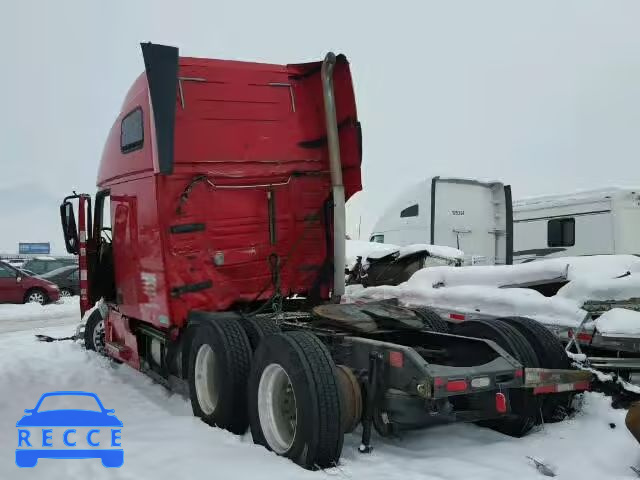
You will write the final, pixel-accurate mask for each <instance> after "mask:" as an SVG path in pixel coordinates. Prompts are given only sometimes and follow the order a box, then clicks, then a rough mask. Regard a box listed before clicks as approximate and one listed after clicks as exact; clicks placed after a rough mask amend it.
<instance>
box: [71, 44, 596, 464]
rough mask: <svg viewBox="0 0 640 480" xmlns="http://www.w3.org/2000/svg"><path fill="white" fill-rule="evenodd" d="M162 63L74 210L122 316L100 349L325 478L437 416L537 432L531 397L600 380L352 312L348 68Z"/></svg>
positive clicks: (96, 290) (355, 175) (87, 300)
mask: <svg viewBox="0 0 640 480" xmlns="http://www.w3.org/2000/svg"><path fill="white" fill-rule="evenodd" d="M142 51H143V57H144V62H145V73H143V74H142V75H141V76H140V77H139V78H138V79H137V80H136V81H135V83H134V84H133V86H132V87H131V89H130V91H129V93H128V94H127V97H126V99H125V102H124V104H123V107H122V113H121V114H120V116H119V117H118V119H117V120H116V122H115V123H114V126H113V128H112V129H111V132H110V134H109V136H108V138H107V143H106V146H105V150H104V154H103V157H102V161H101V165H100V170H99V174H98V182H97V183H98V193H97V194H96V196H95V201H93V202H92V198H91V197H90V196H89V195H87V194H74V195H71V196H69V197H67V198H65V200H64V201H63V203H62V205H61V206H60V214H61V222H62V228H63V232H64V237H65V243H66V247H67V250H68V251H69V252H70V253H73V254H77V255H79V265H80V288H81V311H82V313H83V314H84V313H85V312H86V311H87V310H88V309H89V308H90V306H91V305H94V304H95V303H96V302H97V301H98V300H99V299H103V300H104V303H103V307H105V308H96V309H94V310H93V311H92V312H91V313H90V314H89V315H88V318H87V321H86V325H85V329H84V339H85V345H86V346H87V348H88V349H93V350H97V351H99V352H101V353H103V354H106V355H108V356H109V357H112V358H114V359H117V360H119V361H122V362H125V363H127V364H128V365H130V366H132V367H133V368H136V369H140V370H142V371H144V372H145V373H146V374H148V375H149V376H151V377H152V378H154V379H156V380H157V381H159V382H161V383H162V384H164V385H166V386H167V387H169V388H172V389H174V390H177V391H182V392H184V393H186V394H188V396H189V397H190V399H191V403H192V407H193V411H194V414H195V415H197V416H199V417H200V418H201V419H202V420H203V421H204V422H206V423H208V424H210V425H215V426H218V427H221V428H225V429H227V430H229V431H231V432H234V433H244V432H245V431H246V430H247V428H249V427H250V428H251V431H252V436H253V439H254V441H255V442H256V443H258V444H262V445H264V446H265V447H267V448H269V449H270V450H273V451H274V452H275V453H277V454H279V455H282V456H285V457H288V458H290V459H292V460H293V461H294V462H296V463H298V464H299V465H301V466H303V467H305V468H318V467H321V468H324V467H328V466H332V465H335V464H336V462H337V461H338V460H339V458H340V455H341V451H342V439H343V435H344V433H345V432H350V431H353V429H355V427H356V426H357V425H358V424H360V423H362V425H363V438H362V440H363V441H362V444H363V447H362V450H363V451H368V449H369V444H370V436H371V428H372V426H375V428H376V429H378V431H380V432H389V431H391V430H393V429H394V428H398V429H406V428H417V427H420V426H425V425H427V424H430V423H431V422H429V421H428V420H429V419H430V418H432V417H438V418H440V419H442V420H443V421H444V420H447V421H452V420H456V419H458V420H460V419H466V420H478V419H482V418H494V419H495V418H499V419H502V420H504V421H507V420H508V421H509V422H511V423H510V424H509V426H506V427H505V425H506V424H505V422H502V423H501V425H502V427H504V428H503V429H504V430H505V431H510V432H511V433H514V434H522V433H524V432H525V431H526V430H528V429H529V428H531V426H532V424H533V423H535V414H532V411H533V410H531V409H529V410H527V411H524V410H523V409H524V407H523V405H524V403H527V402H524V400H523V399H525V398H526V399H530V398H531V397H533V396H534V395H535V394H536V393H546V392H535V391H534V390H535V388H541V387H545V388H547V389H550V390H547V391H554V390H553V389H554V388H556V387H558V386H559V385H560V384H563V385H565V387H564V388H565V389H566V390H567V391H577V390H581V389H584V388H586V386H585V378H586V377H585V374H584V373H583V372H578V371H573V370H570V369H568V368H567V369H559V370H558V369H557V366H556V369H555V370H549V369H548V368H547V369H545V368H541V367H550V366H551V365H546V364H545V362H546V358H544V359H543V357H544V353H545V351H544V349H543V350H542V351H541V353H540V357H541V358H540V361H538V360H539V359H538V357H535V355H536V354H535V353H531V351H530V350H526V348H525V347H523V346H522V345H521V344H522V343H526V340H524V339H522V338H520V337H517V338H518V339H519V342H520V344H518V342H515V343H514V341H513V338H512V337H513V336H514V335H517V332H515V333H514V331H515V330H513V329H511V330H509V328H511V327H509V326H485V327H484V329H482V328H480V327H477V328H478V330H477V331H475V330H474V332H473V335H471V334H469V336H468V337H467V336H465V335H466V333H465V335H463V336H460V335H453V334H451V333H448V331H447V328H448V327H447V326H446V325H443V324H442V323H437V322H435V320H434V318H433V316H432V315H430V314H428V313H425V312H421V313H416V312H414V311H411V310H408V309H405V308H402V307H400V306H398V305H391V304H389V303H388V302H382V303H380V304H376V305H366V306H364V307H357V306H348V305H339V301H340V297H341V296H342V294H343V293H344V270H343V269H344V264H345V262H344V238H345V234H344V202H345V199H348V198H349V197H350V196H351V195H352V194H353V193H355V192H356V191H358V190H359V189H360V188H361V183H360V163H361V155H362V148H361V133H360V124H359V122H358V118H357V113H356V106H355V98H354V93H353V87H352V82H351V75H350V71H349V64H348V63H347V61H346V59H345V57H344V56H335V55H333V54H328V55H327V57H326V58H325V60H324V61H323V62H315V63H307V64H298V65H286V66H281V65H266V64H256V63H244V62H234V61H223V60H210V59H194V58H187V57H180V56H179V55H178V50H177V49H176V48H173V47H166V46H161V45H153V44H143V45H142ZM92 203H93V205H92ZM76 212H77V221H76ZM328 302H331V303H328ZM103 311H106V314H103V313H102V312H103ZM436 327H437V328H436ZM505 331H508V332H507V333H508V334H506V333H505ZM496 332H498V333H496ZM500 332H502V333H500ZM474 336H475V337H479V338H471V337H474ZM514 345H516V347H514ZM512 347H513V348H512ZM509 349H511V350H512V351H510V350H509ZM523 349H524V350H526V352H525V353H528V354H529V356H528V357H527V355H526V354H522V351H523ZM469 352H471V353H469ZM534 357H535V358H534ZM551 374H553V376H551ZM476 377H482V378H481V379H480V380H479V379H478V378H476ZM555 391H557V390H555ZM523 392H524V393H523ZM453 397H456V398H453ZM396 400H397V401H396ZM523 402H524V403H523ZM536 405H537V403H536ZM527 408H529V407H527ZM456 411H457V413H458V416H456ZM462 412H467V413H466V414H463V413H462ZM532 415H534V416H533V417H532ZM321 432H322V433H321Z"/></svg>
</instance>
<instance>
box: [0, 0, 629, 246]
mask: <svg viewBox="0 0 640 480" xmlns="http://www.w3.org/2000/svg"><path fill="white" fill-rule="evenodd" d="M379 4H380V6H376V5H375V2H374V1H372V0H369V1H345V0H342V1H332V0H323V1H322V2H315V1H314V2H310V1H301V0H297V1H276V0H274V1H268V2H267V1H253V2H243V1H233V2H217V1H211V0H209V1H202V2H195V1H186V0H182V1H180V2H176V1H158V0H153V1H134V0H127V1H114V0H111V1H108V2H106V1H97V0H96V1H90V0H77V1H62V0H58V1H55V2H54V1H47V0H42V1H38V2H36V1H28V0H21V1H17V0H16V1H11V2H3V6H2V16H1V18H0V40H1V41H0V53H1V54H2V65H3V68H2V70H3V74H2V75H0V91H2V93H3V101H2V103H1V105H2V114H1V115H0V148H1V149H2V150H1V153H0V162H1V163H0V166H1V168H0V252H1V251H5V252H6V251H14V250H16V249H17V242H18V241H51V242H52V243H53V244H54V245H55V247H56V250H57V251H58V252H60V251H61V248H62V245H61V243H62V242H61V234H60V228H59V226H58V217H57V215H58V214H57V206H58V203H59V201H60V199H61V198H62V197H64V195H66V194H68V193H70V192H71V191H72V190H77V191H85V192H94V191H95V177H96V172H97V166H98V162H99V159H100V155H101V152H102V147H103V144H104V140H105V138H106V135H107V133H108V130H109V128H110V126H111V124H112V122H113V120H114V118H115V117H116V115H117V114H118V112H119V109H120V105H121V102H122V100H123V97H124V95H125V93H126V91H127V89H128V87H129V86H130V84H131V82H132V81H133V80H134V79H135V77H136V76H137V75H138V74H139V73H140V72H141V71H142V70H143V68H144V67H143V63H142V57H141V54H140V48H139V43H140V42H142V41H153V42H156V43H165V44H170V45H175V46H178V47H179V48H180V50H181V54H182V55H188V56H202V57H213V58H229V59H241V60H242V59H243V60H258V61H268V62H274V63H295V62H301V61H307V60H315V59H320V58H322V56H323V55H324V53H325V52H326V51H327V50H334V51H336V52H343V53H345V54H346V55H347V57H348V58H349V59H350V61H351V64H352V71H353V77H354V81H355V87H356V99H357V102H358V109H359V115H360V119H361V121H362V125H363V135H364V158H363V165H362V169H363V179H364V187H365V191H364V193H363V194H360V195H361V197H362V198H356V199H354V200H355V201H354V202H353V205H351V212H350V213H351V215H350V220H349V226H348V229H349V230H350V231H352V232H353V230H354V229H355V227H356V223H357V218H358V217H359V216H360V215H361V214H362V215H363V233H367V230H368V229H369V228H370V227H371V225H372V223H373V222H374V221H375V220H376V217H377V214H378V213H379V212H380V210H381V209H384V207H385V206H386V203H387V202H389V201H391V199H392V197H393V195H394V194H396V193H398V192H400V191H401V190H402V189H404V188H405V187H406V186H407V185H408V184H410V183H412V182H414V181H415V180H416V179H418V178H423V177H430V176H434V175H441V176H463V177H475V178H482V179H498V180H501V181H504V182H505V183H510V184H511V185H512V186H513V192H514V198H519V197H523V196H530V195H537V194H543V193H562V192H571V191H574V190H576V189H585V188H593V187H602V186H609V185H634V186H635V185H640V162H639V160H640V28H638V24H639V21H640V2H637V1H635V0H629V1H615V0H602V1H594V0H575V1H558V0H551V1H542V0H536V1H529V2H520V1H513V0H505V1H487V0H483V1H477V0H471V1H451V0H446V1H445V0H441V1H437V2H436V1H425V0H422V1H415V2H408V1H407V2H402V1H397V2H388V1H386V2H379ZM365 204H366V205H365Z"/></svg>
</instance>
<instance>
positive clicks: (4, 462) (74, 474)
mask: <svg viewBox="0 0 640 480" xmlns="http://www.w3.org/2000/svg"><path fill="white" fill-rule="evenodd" d="M76 302H77V301H76V300H73V299H72V300H70V301H67V303H63V304H61V305H50V306H48V307H44V308H42V307H40V309H37V308H34V307H33V306H30V305H27V306H24V305H21V306H7V305H0V352H1V353H2V357H1V358H2V360H1V361H0V386H1V387H2V395H0V425H1V427H0V479H3V480H4V479H22V478H25V479H44V478H46V479H47V480H58V479H60V480H62V479H64V480H68V479H75V478H97V479H100V478H105V479H106V478H109V479H112V478H113V479H150V480H151V479H153V480H162V479H171V480H175V479H176V478H185V479H191V478H219V479H226V478H237V479H243V478H251V479H271V480H285V479H304V478H309V479H311V478H315V479H321V478H327V477H334V478H347V479H386V480H393V479H402V480H413V479H425V480H429V479H433V480H436V479H437V480H443V479H451V480H453V479H464V480H472V479H479V480H484V479H487V480H489V479H491V480H500V479H505V480H507V479H509V480H512V479H513V478H518V479H519V480H525V479H541V478H543V477H542V476H541V474H540V473H538V472H537V471H536V469H535V467H534V466H533V464H532V462H531V461H530V460H528V459H527V458H526V457H527V456H531V457H535V458H538V459H541V460H544V461H545V462H547V463H548V464H550V465H552V466H553V467H554V468H555V470H556V473H557V475H558V477H557V478H560V479H574V478H575V479H580V480H588V479H594V480H601V479H604V478H607V479H618V478H620V479H622V478H627V479H631V478H636V477H635V475H634V474H633V472H632V471H631V470H630V469H629V465H631V464H634V465H635V464H638V463H640V447H639V446H638V444H637V443H636V442H635V440H633V438H632V437H631V435H630V434H629V433H628V432H627V430H626V428H625V427H624V414H625V413H624V411H618V410H612V409H611V408H610V406H609V405H610V401H609V399H607V398H605V397H603V396H601V395H599V394H592V393H590V394H586V395H585V397H584V406H583V408H582V410H581V412H580V413H579V414H578V415H576V416H575V418H573V419H571V420H568V421H565V422H562V423H560V424H554V425H547V426H545V427H544V428H543V429H540V430H538V431H536V432H534V433H532V434H531V435H529V436H527V437H526V438H523V439H512V438H509V437H505V436H503V435H501V434H498V433H496V432H493V431H490V430H486V429H483V428H480V427H476V426H474V425H461V424H458V425H450V426H443V427H437V428H434V429H430V430H424V431H418V432H412V433H409V434H406V435H404V436H403V437H402V438H399V439H391V440H384V439H381V438H379V437H374V445H375V450H374V451H373V453H372V454H371V455H364V456H363V455H360V454H358V453H357V452H356V447H357V445H358V443H359V438H358V436H357V435H349V436H347V438H346V440H345V446H344V450H343V458H342V462H341V464H340V466H339V467H337V468H334V469H331V470H328V471H325V472H307V471H304V470H301V469H300V468H298V467H297V466H295V465H293V464H292V463H291V462H289V461H288V460H285V459H282V458H279V457H277V456H275V455H274V454H272V453H270V452H267V451H266V450H265V449H263V448H262V447H258V446H255V445H253V443H252V441H251V437H250V435H249V434H246V435H245V436H243V437H236V436H234V435H231V434H229V433H227V432H224V431H221V430H217V429H214V428H210V427H208V426H207V425H205V424H204V423H202V422H201V421H199V420H198V419H196V418H194V417H193V416H192V415H191V407H190V404H189V402H188V401H187V400H185V399H184V398H182V397H180V396H177V395H172V394H170V393H168V392H167V391H166V390H165V389H164V388H163V387H161V386H159V385H156V384H154V383H153V382H152V381H151V380H149V379H148V378H147V377H145V376H144V375H142V374H140V373H138V372H136V371H134V370H132V369H130V368H129V367H127V366H123V365H115V364H113V363H111V362H109V361H108V360H106V359H104V358H102V357H99V356H98V355H96V354H95V353H93V352H87V351H85V350H84V349H83V348H82V347H81V346H80V345H78V344H75V343H72V342H58V343H39V342H36V341H35V340H34V337H33V335H34V333H44V334H47V335H53V336H67V335H71V334H72V333H73V332H74V329H75V326H76V324H77V322H78V311H77V305H76ZM71 307H73V308H71ZM65 312H66V313H65ZM47 324H49V325H47ZM45 325H47V326H45ZM54 390H85V391H92V392H95V393H97V394H98V395H99V397H100V399H101V400H102V402H103V403H104V405H105V407H106V408H113V409H115V414H116V415H117V416H118V418H119V419H120V420H122V422H123V424H124V427H123V431H122V445H123V448H124V452H125V461H124V465H123V466H122V468H120V469H105V468H104V467H102V465H101V463H100V461H99V460H48V459H43V460H40V461H39V462H38V465H37V466H36V467H35V468H33V469H19V468H18V467H16V465H15V463H14V449H15V448H16V446H17V429H16V427H15V423H16V421H17V420H18V419H19V418H21V417H22V415H23V411H24V409H25V408H33V406H34V405H35V402H36V401H37V400H38V398H39V397H40V395H41V394H42V393H44V392H48V391H54ZM610 423H612V424H614V425H615V428H611V427H610Z"/></svg>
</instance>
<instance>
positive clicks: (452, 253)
mask: <svg viewBox="0 0 640 480" xmlns="http://www.w3.org/2000/svg"><path fill="white" fill-rule="evenodd" d="M346 242H347V243H346V257H347V258H346V263H347V267H348V268H352V267H353V266H354V265H355V263H356V257H362V258H363V260H366V259H367V258H371V259H378V258H382V257H386V256H387V255H391V254H392V253H395V252H398V254H399V257H400V258H401V257H405V256H407V255H411V254H413V253H416V252H421V251H423V250H426V251H427V252H429V255H432V256H435V257H442V258H447V259H452V260H460V259H462V258H464V252H462V251H461V250H458V249H457V248H452V247H444V246H440V245H429V244H426V243H418V244H415V245H407V246H406V247H399V246H397V245H392V244H390V243H376V242H364V241H362V240H347V241H346Z"/></svg>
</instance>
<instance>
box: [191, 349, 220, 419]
mask: <svg viewBox="0 0 640 480" xmlns="http://www.w3.org/2000/svg"><path fill="white" fill-rule="evenodd" d="M215 365H216V355H215V353H214V352H213V349H212V348H211V346H210V345H208V344H206V343H205V344H203V345H200V348H199V349H198V353H197V354H196V363H195V367H194V375H195V381H194V383H195V387H196V397H197V399H198V405H200V409H201V410H202V412H203V413H204V414H205V415H211V414H212V413H213V412H214V411H215V409H216V406H217V405H218V396H219V392H218V389H217V385H216V383H217V382H216V380H217V379H216V369H215Z"/></svg>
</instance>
